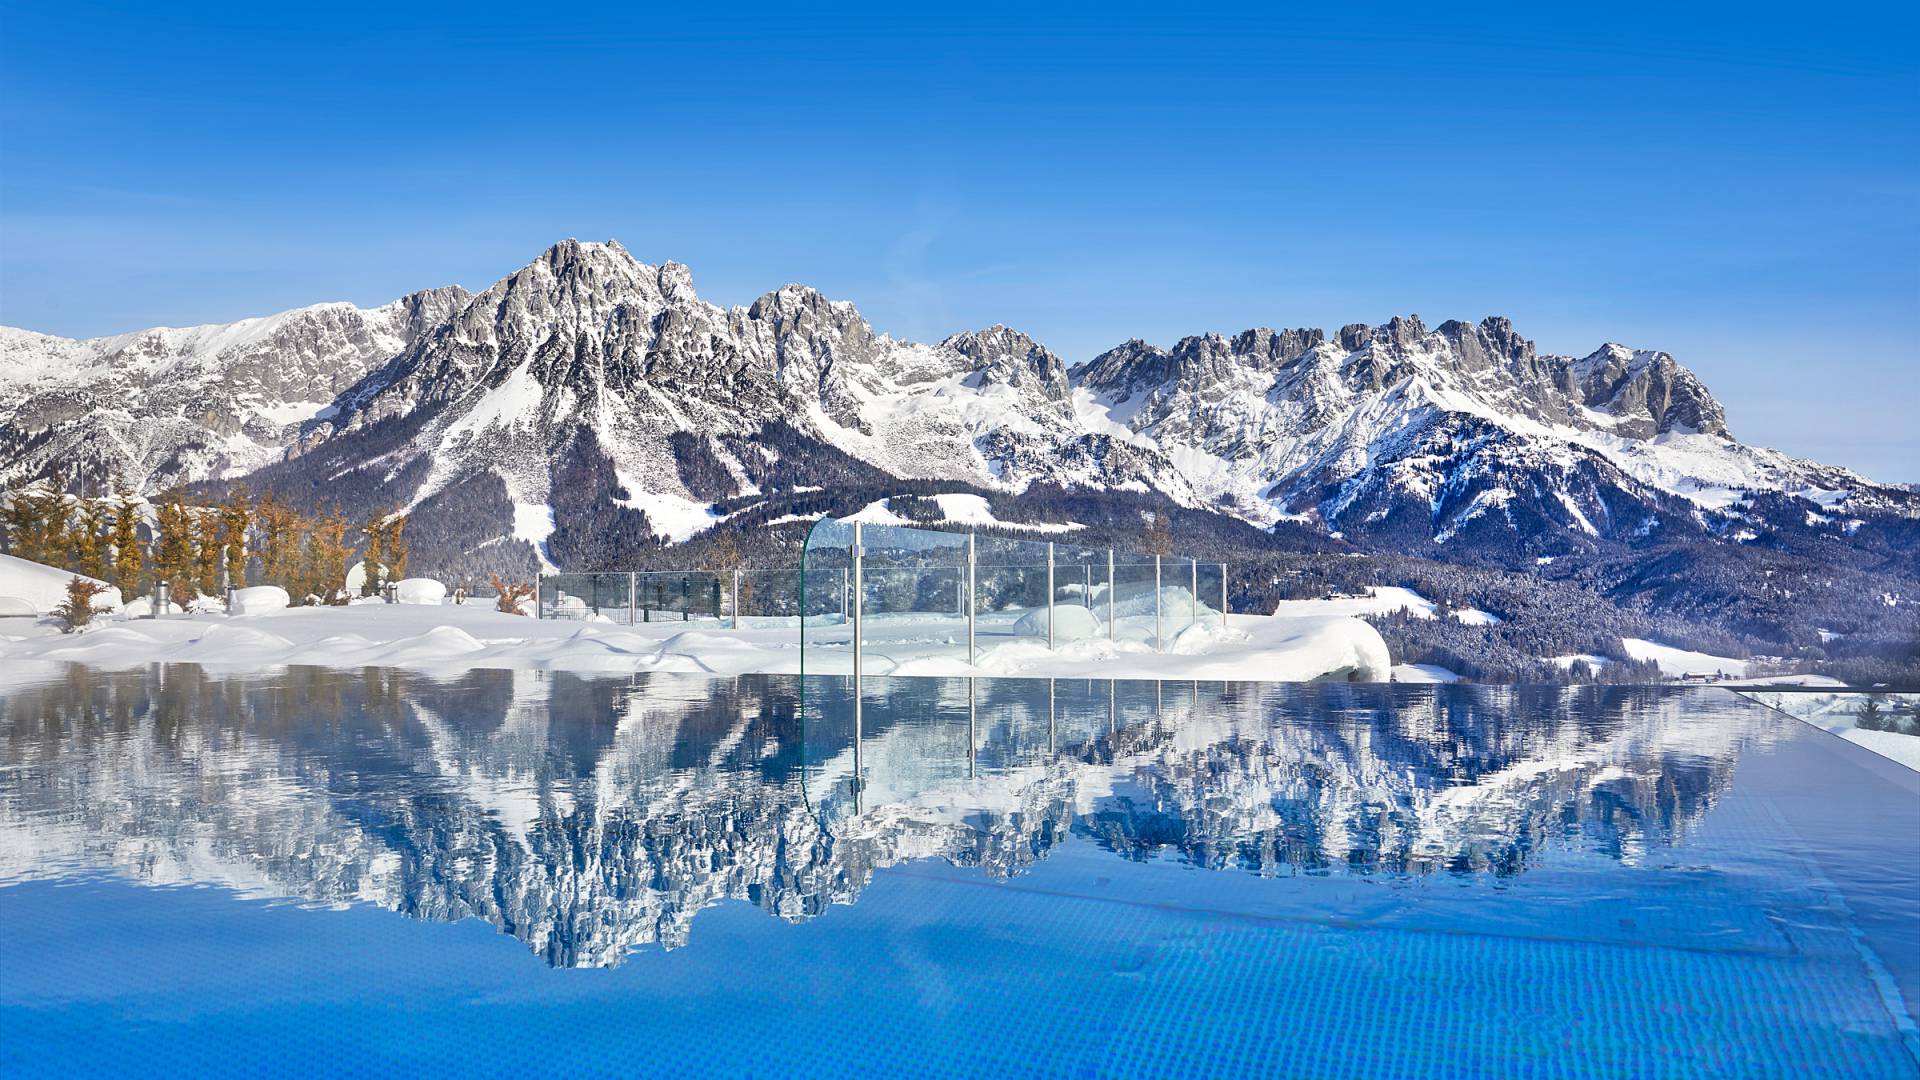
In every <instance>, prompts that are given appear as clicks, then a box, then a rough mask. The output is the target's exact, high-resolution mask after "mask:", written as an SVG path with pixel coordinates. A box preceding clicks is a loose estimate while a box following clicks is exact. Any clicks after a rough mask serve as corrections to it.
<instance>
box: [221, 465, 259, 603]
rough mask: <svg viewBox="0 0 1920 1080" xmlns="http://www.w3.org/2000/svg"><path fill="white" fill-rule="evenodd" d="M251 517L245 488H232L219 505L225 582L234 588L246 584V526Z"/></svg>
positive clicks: (250, 508) (242, 587)
mask: <svg viewBox="0 0 1920 1080" xmlns="http://www.w3.org/2000/svg"><path fill="white" fill-rule="evenodd" d="M252 517H253V509H252V507H250V506H248V505H247V491H246V489H245V488H243V487H236V488H234V489H233V490H232V491H231V492H229V493H228V495H227V501H226V502H225V503H223V504H222V505H221V507H220V524H221V530H222V533H223V538H224V540H225V541H226V548H225V551H226V557H227V583H228V584H229V585H231V586H232V587H234V588H236V589H244V588H246V586H247V528H248V526H249V525H250V524H251V523H252Z"/></svg>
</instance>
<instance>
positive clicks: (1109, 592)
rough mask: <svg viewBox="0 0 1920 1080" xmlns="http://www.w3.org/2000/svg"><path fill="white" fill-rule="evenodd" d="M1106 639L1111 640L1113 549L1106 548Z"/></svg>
mask: <svg viewBox="0 0 1920 1080" xmlns="http://www.w3.org/2000/svg"><path fill="white" fill-rule="evenodd" d="M1107 640H1108V641H1112V640H1113V549H1112V548H1108V549H1107Z"/></svg>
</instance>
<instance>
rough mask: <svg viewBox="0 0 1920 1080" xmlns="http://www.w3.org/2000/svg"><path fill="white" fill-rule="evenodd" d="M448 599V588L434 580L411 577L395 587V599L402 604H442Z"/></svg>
mask: <svg viewBox="0 0 1920 1080" xmlns="http://www.w3.org/2000/svg"><path fill="white" fill-rule="evenodd" d="M446 598H447V587H446V586H445V585H442V584H440V583H439V582H438V581H435V580H433V579H432V578H423V577H410V578H407V579H406V580H405V581H401V582H398V583H396V584H395V585H394V587H393V599H394V602H395V603H400V604H436V605H437V604H440V603H442V602H443V601H445V600H446Z"/></svg>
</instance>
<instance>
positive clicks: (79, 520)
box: [68, 499, 132, 599]
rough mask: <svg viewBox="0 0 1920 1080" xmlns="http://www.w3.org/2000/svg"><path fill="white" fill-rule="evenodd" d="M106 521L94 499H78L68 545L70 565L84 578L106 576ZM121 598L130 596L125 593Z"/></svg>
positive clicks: (101, 578)
mask: <svg viewBox="0 0 1920 1080" xmlns="http://www.w3.org/2000/svg"><path fill="white" fill-rule="evenodd" d="M106 529H107V520H106V514H105V512H104V511H103V510H102V509H101V508H100V503H99V502H98V500H93V499H82V500H80V504H79V506H77V507H75V509H74V515H73V525H72V532H71V536H70V539H69V541H68V545H69V546H70V547H71V548H72V549H73V561H74V568H75V569H76V570H78V571H79V572H80V573H82V574H85V575H86V576H87V577H90V578H94V579H97V580H100V581H105V580H107V578H108V576H109V575H108V572H107V537H106ZM121 596H122V598H123V599H131V598H132V597H131V595H130V594H127V593H122V594H121Z"/></svg>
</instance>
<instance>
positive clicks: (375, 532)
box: [360, 511, 386, 596]
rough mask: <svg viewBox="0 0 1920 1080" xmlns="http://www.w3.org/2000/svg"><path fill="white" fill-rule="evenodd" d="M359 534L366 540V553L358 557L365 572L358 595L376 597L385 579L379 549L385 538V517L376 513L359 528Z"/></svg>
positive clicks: (381, 552)
mask: <svg viewBox="0 0 1920 1080" xmlns="http://www.w3.org/2000/svg"><path fill="white" fill-rule="evenodd" d="M360 532H361V533H362V534H363V535H365V536H366V538H367V547H366V551H365V553H364V554H362V555H361V557H360V565H361V566H362V567H363V568H364V569H365V571H366V573H365V576H364V577H362V578H361V581H360V595H361V596H378V595H379V594H380V585H381V582H382V581H383V580H384V579H385V577H386V566H385V564H384V563H382V561H381V560H382V558H384V552H383V551H382V550H381V547H382V544H383V541H384V540H385V538H386V522H385V515H383V514H381V513H379V512H377V511H376V512H375V513H374V514H373V515H372V516H371V517H369V518H367V523H366V524H365V525H362V526H360Z"/></svg>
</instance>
